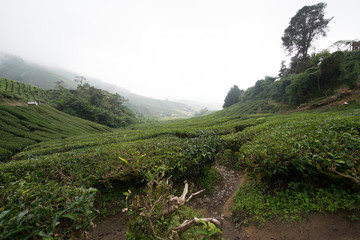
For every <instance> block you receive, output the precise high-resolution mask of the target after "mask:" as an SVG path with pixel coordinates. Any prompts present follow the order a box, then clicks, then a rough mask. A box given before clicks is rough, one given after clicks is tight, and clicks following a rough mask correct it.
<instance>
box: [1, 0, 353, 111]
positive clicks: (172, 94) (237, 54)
mask: <svg viewBox="0 0 360 240" xmlns="http://www.w3.org/2000/svg"><path fill="white" fill-rule="evenodd" d="M324 2H325V3H327V4H328V6H327V8H326V16H325V17H332V16H334V19H333V21H332V22H331V23H330V24H329V26H330V29H329V32H328V36H327V37H325V38H321V39H319V40H318V41H316V44H315V50H316V51H320V50H322V49H325V48H327V47H329V46H330V45H331V44H333V43H334V42H336V41H338V40H345V39H346V40H348V39H356V38H359V37H360V32H359V28H357V26H356V23H359V22H360V15H359V14H358V9H359V8H360V2H356V1H353V0H345V1H341V2H340V1H335V0H331V1H330V0H329V1H324ZM315 3H318V1H310V0H309V1H305V0H302V1H296V2H294V1H286V0H278V1H265V0H262V1H260V0H259V1H251V2H246V3H245V2H243V1H235V0H230V1H205V0H200V1H187V0H185V1H165V0H163V1H158V0H156V1H145V0H142V1H111V0H107V1H100V0H87V1H85V0H77V1H70V0H62V1H58V0H53V1H46V0H12V1H5V0H0V8H1V9H2V14H1V15H0V29H1V36H0V51H1V52H5V53H9V54H14V55H17V56H20V57H21V58H24V59H25V60H27V61H31V62H34V63H39V64H43V65H45V66H48V67H57V68H64V69H67V70H69V71H72V72H76V73H79V74H82V75H87V76H92V77H94V78H98V79H101V80H102V81H104V82H108V83H112V84H115V85H117V86H119V87H121V88H125V89H128V90H130V91H131V92H134V93H136V94H140V95H144V96H149V97H153V98H158V99H169V100H191V101H196V102H201V103H208V104H211V105H214V106H216V107H215V108H218V109H219V108H221V106H222V104H223V101H224V98H225V96H226V93H227V92H228V90H229V89H230V87H231V86H232V85H234V84H236V85H238V86H239V88H241V89H246V88H248V87H251V86H253V85H254V84H255V82H256V81H257V80H259V79H263V78H264V76H265V75H270V76H276V75H277V74H278V71H279V69H280V62H281V60H283V59H287V58H288V57H287V56H286V54H285V52H284V51H283V49H282V48H281V44H282V42H281V36H282V35H283V31H284V29H285V28H286V27H287V25H288V23H289V21H290V19H291V17H292V16H293V15H294V14H295V13H296V11H297V10H298V9H300V8H301V7H303V6H304V5H312V4H315ZM0 62H1V58H0Z"/></svg>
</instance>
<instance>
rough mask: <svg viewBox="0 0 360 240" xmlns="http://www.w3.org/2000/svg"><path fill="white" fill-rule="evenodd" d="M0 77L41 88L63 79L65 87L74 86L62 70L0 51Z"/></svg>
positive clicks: (51, 86) (46, 87) (53, 84)
mask: <svg viewBox="0 0 360 240" xmlns="http://www.w3.org/2000/svg"><path fill="white" fill-rule="evenodd" d="M0 77H3V78H8V79H12V80H16V81H19V82H22V83H27V84H31V85H33V86H37V87H39V88H43V89H53V88H54V87H55V83H56V82H58V81H64V85H65V87H66V88H75V87H76V84H75V82H74V81H72V80H71V78H68V77H66V76H64V74H62V71H56V70H54V69H50V68H46V67H44V66H40V65H37V64H33V63H29V62H26V61H24V60H23V59H22V58H20V57H16V56H13V55H9V54H4V53H0Z"/></svg>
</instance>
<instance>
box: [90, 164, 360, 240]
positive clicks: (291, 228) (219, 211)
mask: <svg viewBox="0 0 360 240" xmlns="http://www.w3.org/2000/svg"><path fill="white" fill-rule="evenodd" d="M216 168H217V169H218V171H219V173H220V174H221V175H222V176H223V178H224V181H222V182H221V183H220V184H219V185H218V186H216V187H215V189H214V191H213V193H212V194H210V195H204V196H202V197H201V198H197V199H196V201H195V202H194V203H193V206H194V207H195V209H196V210H197V211H199V212H201V213H202V214H203V215H204V216H205V217H215V218H218V219H222V220H221V222H222V232H223V237H224V238H225V239H226V240H288V239H291V240H312V239H316V240H360V221H357V222H351V221H349V220H348V218H347V217H346V214H336V215H333V214H328V215H325V214H318V213H313V214H308V215H307V216H306V217H305V220H304V221H302V222H280V221H276V220H275V221H268V222H267V223H266V224H265V226H264V227H262V228H257V227H255V226H254V225H251V224H250V225H249V226H242V227H241V228H236V227H235V224H234V222H233V220H232V218H231V209H230V207H231V206H232V205H233V203H234V196H235V193H236V191H237V189H238V187H239V186H240V185H242V184H243V183H244V181H245V177H244V175H243V174H242V172H240V171H235V170H232V169H229V168H227V167H223V166H216ZM96 225H97V227H96V228H95V229H94V230H93V231H92V232H91V233H90V236H89V237H90V239H92V240H100V239H102V240H121V239H125V238H126V222H125V220H124V218H123V217H122V216H121V215H116V216H111V217H108V218H106V219H103V220H98V221H97V223H96Z"/></svg>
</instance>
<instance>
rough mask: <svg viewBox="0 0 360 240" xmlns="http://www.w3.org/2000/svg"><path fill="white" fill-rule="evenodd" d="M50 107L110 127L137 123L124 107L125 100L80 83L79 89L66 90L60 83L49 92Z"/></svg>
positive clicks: (134, 117) (131, 113) (117, 95)
mask: <svg viewBox="0 0 360 240" xmlns="http://www.w3.org/2000/svg"><path fill="white" fill-rule="evenodd" d="M49 91H50V92H51V95H52V96H53V97H52V100H51V101H50V105H51V106H53V107H55V108H56V109H58V110H60V111H63V112H65V113H68V114H70V115H73V116H76V117H80V118H83V119H86V120H89V121H92V122H96V123H99V124H103V125H106V126H108V127H113V128H116V127H125V126H127V125H129V124H132V123H134V122H136V121H137V119H136V116H135V114H134V113H133V112H132V111H131V110H130V109H129V108H128V107H126V106H125V105H124V102H125V101H126V100H125V98H123V97H122V96H120V95H119V94H117V93H116V94H112V93H109V92H107V91H105V90H101V89H98V88H95V87H93V86H90V84H88V83H79V84H78V86H77V89H75V90H71V89H66V88H64V87H63V86H62V82H58V83H57V86H56V90H49Z"/></svg>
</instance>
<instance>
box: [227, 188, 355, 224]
mask: <svg viewBox="0 0 360 240" xmlns="http://www.w3.org/2000/svg"><path fill="white" fill-rule="evenodd" d="M359 210H360V195H359V193H357V192H354V191H351V190H350V189H347V188H346V187H344V186H335V185H331V186H329V187H315V186H313V185H305V184H290V185H289V186H288V187H287V188H286V189H283V190H279V189H278V190H276V191H274V189H272V188H269V186H267V185H265V184H247V185H245V186H243V187H241V188H240V189H239V191H238V192H237V193H236V196H235V205H234V206H233V207H232V211H233V214H234V215H235V221H236V222H237V224H238V225H241V224H245V225H246V224H248V223H249V222H250V221H252V222H255V223H256V224H258V225H259V226H261V225H263V224H264V223H265V222H266V221H267V220H269V219H274V218H278V219H282V220H285V221H294V220H302V219H303V216H304V215H305V214H306V213H309V212H328V213H336V212H339V211H348V212H351V214H350V216H349V217H350V218H351V219H352V220H359V217H360V216H359V214H358V212H359ZM354 213H355V214H354Z"/></svg>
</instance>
